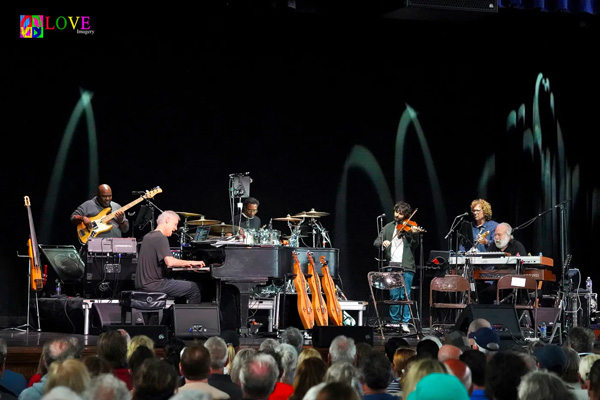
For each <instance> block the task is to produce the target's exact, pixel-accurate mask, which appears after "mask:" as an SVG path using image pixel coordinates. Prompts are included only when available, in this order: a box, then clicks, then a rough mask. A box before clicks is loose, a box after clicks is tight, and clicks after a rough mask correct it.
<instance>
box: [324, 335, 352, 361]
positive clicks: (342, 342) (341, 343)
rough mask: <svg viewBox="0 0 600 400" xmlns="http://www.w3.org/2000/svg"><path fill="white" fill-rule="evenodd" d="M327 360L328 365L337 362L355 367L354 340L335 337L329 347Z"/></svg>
mask: <svg viewBox="0 0 600 400" xmlns="http://www.w3.org/2000/svg"><path fill="white" fill-rule="evenodd" d="M327 360H328V362H329V364H330V365H333V364H334V363H337V362H349V363H350V364H353V365H356V345H355V344H354V339H352V338H349V337H346V336H344V335H340V336H337V337H335V338H334V339H333V340H332V341H331V344H330V345H329V353H328V355H327Z"/></svg>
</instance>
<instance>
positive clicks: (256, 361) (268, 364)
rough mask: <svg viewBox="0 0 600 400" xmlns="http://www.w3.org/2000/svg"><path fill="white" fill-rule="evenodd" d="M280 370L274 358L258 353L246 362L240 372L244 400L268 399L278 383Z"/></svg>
mask: <svg viewBox="0 0 600 400" xmlns="http://www.w3.org/2000/svg"><path fill="white" fill-rule="evenodd" d="M278 377H279V370H278V368H277V363H276V362H275V359H274V358H273V356H271V355H270V354H267V353H258V354H256V355H254V356H253V357H252V358H250V359H248V360H246V361H245V362H244V364H243V365H242V369H241V371H240V382H241V387H242V392H243V394H244V398H250V399H267V398H268V397H269V395H270V394H271V392H273V389H274V388H275V384H276V383H277V379H278Z"/></svg>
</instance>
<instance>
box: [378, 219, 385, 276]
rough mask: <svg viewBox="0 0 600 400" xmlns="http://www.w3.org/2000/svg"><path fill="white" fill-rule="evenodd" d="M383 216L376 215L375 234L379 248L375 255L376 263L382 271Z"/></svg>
mask: <svg viewBox="0 0 600 400" xmlns="http://www.w3.org/2000/svg"><path fill="white" fill-rule="evenodd" d="M383 227H384V224H383V217H377V232H378V233H377V236H379V242H380V243H379V246H378V247H379V248H378V255H377V264H378V269H379V271H380V272H381V271H383Z"/></svg>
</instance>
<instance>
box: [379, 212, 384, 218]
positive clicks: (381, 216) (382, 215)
mask: <svg viewBox="0 0 600 400" xmlns="http://www.w3.org/2000/svg"><path fill="white" fill-rule="evenodd" d="M383 217H385V213H383V214H381V215H378V216H377V218H383Z"/></svg>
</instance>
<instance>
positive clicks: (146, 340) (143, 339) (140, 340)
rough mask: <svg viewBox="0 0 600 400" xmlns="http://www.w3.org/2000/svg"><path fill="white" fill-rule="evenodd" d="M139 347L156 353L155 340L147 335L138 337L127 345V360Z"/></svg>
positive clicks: (133, 338)
mask: <svg viewBox="0 0 600 400" xmlns="http://www.w3.org/2000/svg"><path fill="white" fill-rule="evenodd" d="M139 346H146V347H147V348H149V349H150V350H152V351H154V340H152V339H150V337H148V336H146V335H136V336H134V337H132V338H131V340H130V341H129V343H127V359H128V360H129V357H131V355H132V354H133V352H134V351H135V349H137V348H138V347H139Z"/></svg>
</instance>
